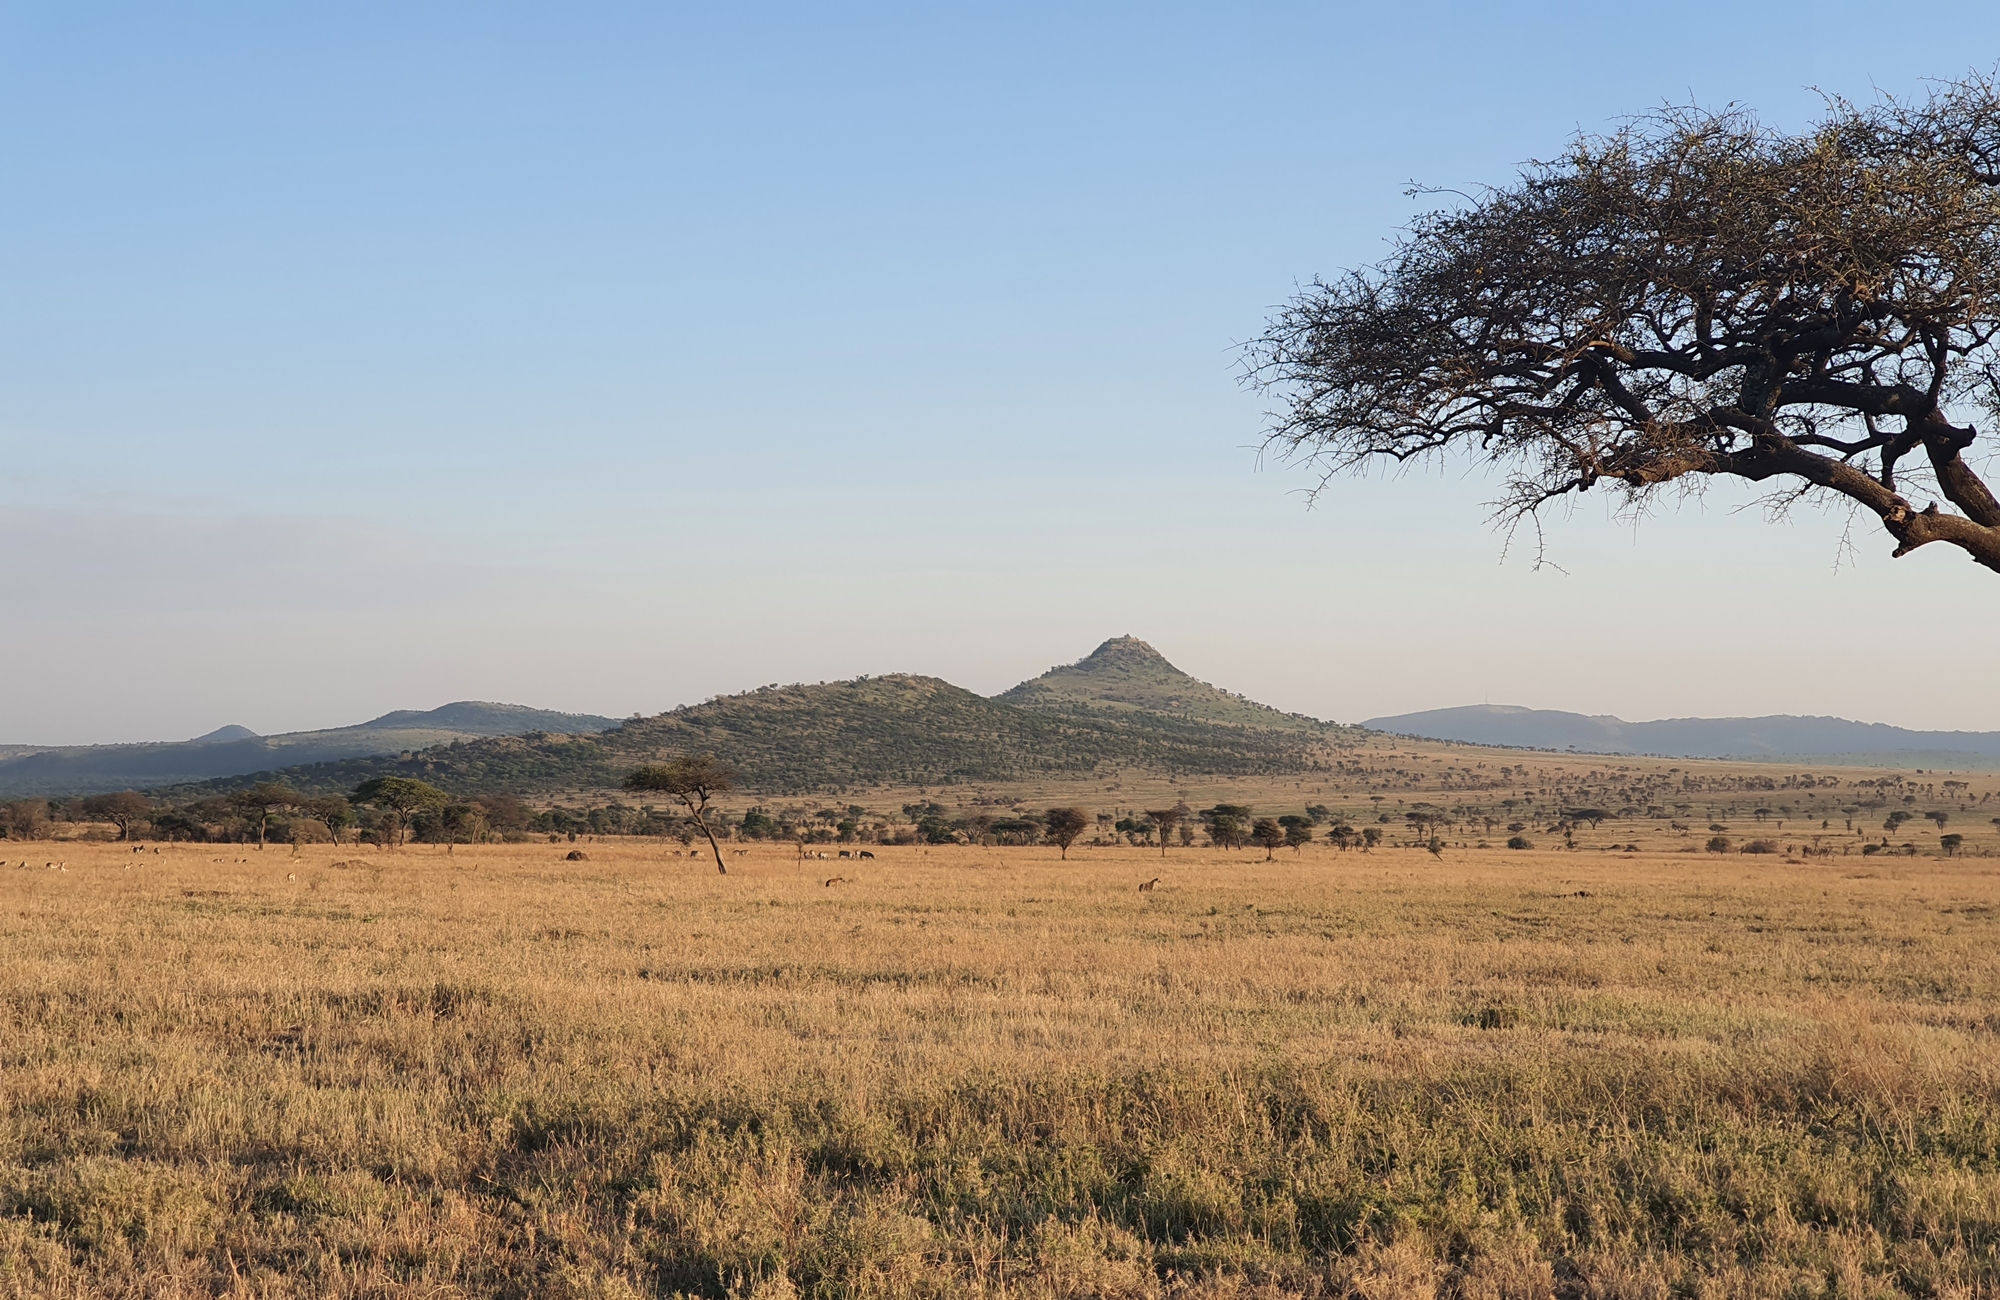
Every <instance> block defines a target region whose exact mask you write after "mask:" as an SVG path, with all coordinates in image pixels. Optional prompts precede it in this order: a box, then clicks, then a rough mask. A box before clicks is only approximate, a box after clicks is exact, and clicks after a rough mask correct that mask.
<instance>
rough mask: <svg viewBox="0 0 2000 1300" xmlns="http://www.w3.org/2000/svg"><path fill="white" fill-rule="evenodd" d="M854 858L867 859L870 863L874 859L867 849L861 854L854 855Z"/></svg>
mask: <svg viewBox="0 0 2000 1300" xmlns="http://www.w3.org/2000/svg"><path fill="white" fill-rule="evenodd" d="M854 856H855V857H857V858H867V859H869V860H870V861H873V860H874V857H875V855H874V854H873V853H870V852H869V851H868V850H867V849H863V850H861V852H859V853H857V854H855V855H854Z"/></svg>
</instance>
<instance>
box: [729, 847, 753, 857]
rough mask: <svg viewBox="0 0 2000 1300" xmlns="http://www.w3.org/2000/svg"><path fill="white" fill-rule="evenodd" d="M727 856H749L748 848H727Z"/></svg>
mask: <svg viewBox="0 0 2000 1300" xmlns="http://www.w3.org/2000/svg"><path fill="white" fill-rule="evenodd" d="M729 856H730V857H732V858H747V857H749V856H750V850H748V849H731V850H729Z"/></svg>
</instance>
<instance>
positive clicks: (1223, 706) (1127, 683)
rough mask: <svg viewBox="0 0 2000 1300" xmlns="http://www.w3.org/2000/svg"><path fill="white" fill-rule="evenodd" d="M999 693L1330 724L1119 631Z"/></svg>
mask: <svg viewBox="0 0 2000 1300" xmlns="http://www.w3.org/2000/svg"><path fill="white" fill-rule="evenodd" d="M994 698H996V699H998V700H1000V701H1002V702H1004V703H1007V704H1018V705H1021V706H1023V707H1025V708H1031V709H1040V710H1043V711H1045V712H1073V711H1075V710H1077V709H1091V710H1097V711H1108V712H1113V713H1122V714H1126V715H1128V716H1131V715H1151V716H1155V717H1164V718H1178V719H1184V720H1187V721H1190V722H1215V723H1224V724H1227V725H1230V726H1237V727H1260V728H1273V729H1276V730H1280V731H1300V732H1307V733H1311V734H1314V735H1320V734H1325V733H1326V732H1328V731H1329V730H1330V728H1329V727H1328V724H1326V723H1324V722H1321V721H1319V720H1318V719H1317V718H1308V717H1306V716H1304V715H1303V714H1298V713H1281V712H1279V711H1278V710H1277V709H1274V708H1271V707H1270V706H1269V705H1265V704H1259V703H1257V702H1256V701H1255V700H1247V699H1244V698H1243V697H1242V696H1241V695H1234V694H1231V693H1230V692H1228V691H1225V690H1222V689H1220V688H1218V687H1214V686H1210V685H1209V684H1208V683H1207V682H1203V681H1197V680H1196V679H1195V678H1193V677H1190V676H1188V675H1187V674H1186V673H1184V672H1182V671H1181V670H1180V669H1178V668H1176V667H1174V666H1173V665H1172V664H1170V663H1168V662H1167V659H1166V656H1165V655H1162V654H1161V653H1160V652H1159V651H1157V650H1155V649H1153V647H1151V646H1149V645H1147V644H1146V643H1145V642H1144V641H1141V640H1140V639H1139V638H1137V637H1134V636H1116V637H1113V638H1111V639H1110V640H1109V641H1106V642H1105V643H1104V644H1103V645H1101V646H1099V647H1097V649H1096V650H1094V651H1092V652H1091V653H1090V655H1089V656H1088V657H1087V658H1084V659H1080V660H1078V661H1077V662H1076V663H1073V664H1064V665H1062V666H1061V667H1059V668H1051V669H1049V670H1048V671H1047V672H1045V673H1043V674H1042V675H1041V676H1040V677H1037V678H1035V679H1033V680H1032V681H1026V682H1022V683H1021V684H1020V685H1019V686H1016V687H1014V688H1013V689H1012V690H1009V691H1005V692H1002V693H1001V694H1000V695H998V696H995V697H994Z"/></svg>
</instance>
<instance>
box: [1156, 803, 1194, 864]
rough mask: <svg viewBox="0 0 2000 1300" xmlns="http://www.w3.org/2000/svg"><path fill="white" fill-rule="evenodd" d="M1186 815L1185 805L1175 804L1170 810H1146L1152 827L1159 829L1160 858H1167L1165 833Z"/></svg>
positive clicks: (1186, 808)
mask: <svg viewBox="0 0 2000 1300" xmlns="http://www.w3.org/2000/svg"><path fill="white" fill-rule="evenodd" d="M1187 815H1188V807H1187V805H1186V804H1177V805H1175V806H1174V807H1172V808H1148V809H1147V810H1146V816H1147V817H1148V818H1149V819H1151V821H1152V823H1153V825H1155V826H1157V827H1159V828H1160V856H1161V857H1163V858H1164V857H1166V856H1167V832H1169V831H1171V830H1173V828H1174V827H1176V826H1178V825H1179V824H1180V823H1181V822H1182V821H1183V820H1185V819H1186V817H1187Z"/></svg>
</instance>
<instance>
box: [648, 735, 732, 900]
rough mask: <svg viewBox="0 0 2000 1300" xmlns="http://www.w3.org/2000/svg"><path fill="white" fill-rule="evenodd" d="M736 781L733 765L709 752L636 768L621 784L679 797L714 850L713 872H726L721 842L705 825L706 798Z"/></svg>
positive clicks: (720, 791) (727, 869)
mask: <svg viewBox="0 0 2000 1300" xmlns="http://www.w3.org/2000/svg"><path fill="white" fill-rule="evenodd" d="M736 782H737V771H736V769H735V768H733V767H731V766H730V765H729V764H727V763H724V762H722V761H721V760H719V759H717V758H716V757H715V756H714V755H712V754H711V755H704V756H702V757H700V758H688V757H681V758H676V759H673V760H671V761H669V762H665V763H656V764H653V765H651V766H649V767H642V768H639V769H638V770H637V771H635V772H633V773H632V774H631V775H630V776H628V777H626V778H625V788H626V789H627V790H652V791H659V792H661V793H663V794H670V795H672V796H673V797H674V798H676V799H678V800H680V801H681V803H682V805H683V806H685V807H686V808H687V810H688V816H690V817H692V818H694V824H695V825H696V826H699V827H700V828H701V833H702V834H703V835H706V836H707V837H708V847H709V848H710V849H712V850H713V851H714V853H715V869H716V871H717V873H719V874H721V875H725V876H726V875H728V874H729V868H728V867H725V866H723V865H722V846H721V845H720V844H717V843H716V842H715V832H714V831H712V830H710V829H709V828H708V817H707V811H708V801H709V800H710V799H712V798H714V797H715V796H716V795H718V794H722V793H724V792H726V791H729V790H734V789H735V788H736Z"/></svg>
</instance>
